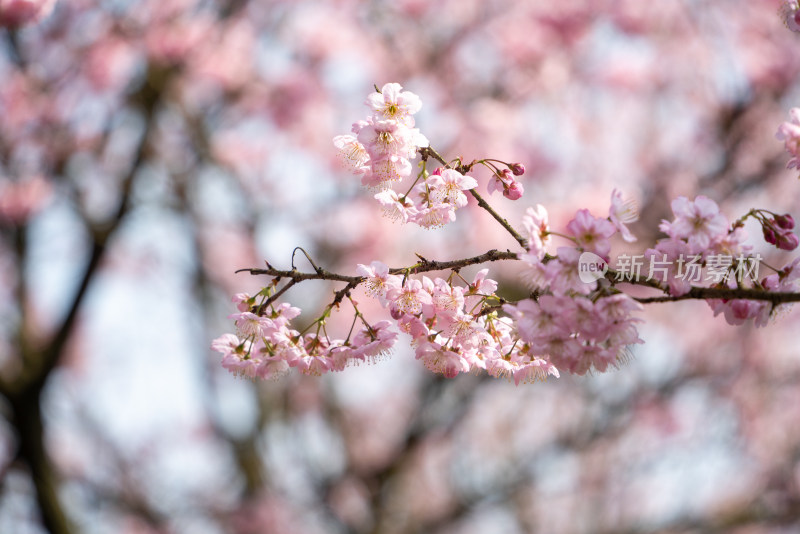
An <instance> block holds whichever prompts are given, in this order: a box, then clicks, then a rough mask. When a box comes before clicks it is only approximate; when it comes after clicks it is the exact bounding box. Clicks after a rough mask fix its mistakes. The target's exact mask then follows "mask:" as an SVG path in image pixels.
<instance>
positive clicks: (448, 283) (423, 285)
mask: <svg viewBox="0 0 800 534" xmlns="http://www.w3.org/2000/svg"><path fill="white" fill-rule="evenodd" d="M358 272H359V274H361V275H362V276H364V277H366V283H367V287H368V291H369V293H370V295H371V296H373V297H374V298H377V299H379V300H380V302H381V304H382V305H383V306H384V307H386V308H388V309H389V311H390V313H391V316H392V318H393V319H395V320H396V321H397V324H398V325H399V327H400V329H401V330H402V331H403V332H405V333H407V334H408V335H410V336H411V340H412V341H411V342H412V346H413V347H414V349H415V354H416V358H417V359H418V360H420V361H421V362H422V363H423V365H425V367H426V368H428V369H429V370H431V371H433V372H435V373H440V374H443V375H444V376H446V377H448V378H452V377H454V376H456V375H458V374H459V373H466V372H484V371H485V372H487V373H488V374H489V375H491V376H495V377H498V376H502V377H507V378H509V379H513V380H514V383H515V384H520V383H527V382H534V381H537V380H543V379H545V378H546V377H547V376H548V375H553V376H558V370H557V369H556V367H555V366H554V365H553V364H552V363H550V361H548V359H547V355H546V353H544V352H536V351H535V350H534V346H533V345H531V344H529V343H525V342H520V339H519V338H518V336H517V332H516V327H515V325H514V322H513V321H512V320H510V319H509V318H507V317H499V315H498V313H497V309H496V306H493V305H492V303H496V302H501V299H500V298H499V297H497V295H495V291H496V290H497V282H495V281H494V280H491V279H489V278H486V275H487V273H488V272H489V271H488V269H482V270H481V271H479V272H478V274H477V275H476V276H475V278H474V279H473V281H472V282H471V283H466V281H464V283H465V285H464V286H461V285H455V284H453V283H452V278H454V277H458V275H456V274H455V273H453V276H451V277H450V279H447V280H445V279H442V278H434V279H430V278H428V277H427V276H423V277H422V279H421V280H417V279H414V278H410V277H405V278H404V277H402V276H400V275H396V274H389V269H388V267H387V266H386V265H384V264H383V263H381V262H379V261H374V262H372V264H371V265H369V266H367V265H359V266H358ZM459 278H460V277H459ZM462 280H463V279H462Z"/></svg>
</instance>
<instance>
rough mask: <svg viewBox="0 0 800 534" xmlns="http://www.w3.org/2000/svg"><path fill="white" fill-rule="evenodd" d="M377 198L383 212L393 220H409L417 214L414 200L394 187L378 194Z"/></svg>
mask: <svg viewBox="0 0 800 534" xmlns="http://www.w3.org/2000/svg"><path fill="white" fill-rule="evenodd" d="M375 200H377V201H378V202H379V203H380V205H381V207H382V208H383V214H384V215H385V216H386V217H388V218H390V219H392V220H395V221H396V220H400V221H402V222H408V221H409V220H412V219H414V218H415V217H416V216H417V212H418V210H417V208H416V206H415V205H414V202H412V200H411V199H410V198H408V197H406V196H403V197H401V196H399V195H398V194H397V193H396V192H395V191H393V190H392V189H387V190H385V191H381V192H380V193H378V194H376V195H375Z"/></svg>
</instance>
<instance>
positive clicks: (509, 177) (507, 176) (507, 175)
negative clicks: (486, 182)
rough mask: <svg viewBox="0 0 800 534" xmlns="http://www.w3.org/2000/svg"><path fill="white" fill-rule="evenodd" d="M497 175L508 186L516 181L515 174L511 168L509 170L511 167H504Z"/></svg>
mask: <svg viewBox="0 0 800 534" xmlns="http://www.w3.org/2000/svg"><path fill="white" fill-rule="evenodd" d="M495 176H496V177H497V178H498V179H499V180H500V181H501V182H503V183H504V184H505V185H507V186H508V185H511V184H513V183H514V181H515V180H514V175H513V174H511V170H509V169H503V170H502V171H500V172H499V173H497V174H496V175H495Z"/></svg>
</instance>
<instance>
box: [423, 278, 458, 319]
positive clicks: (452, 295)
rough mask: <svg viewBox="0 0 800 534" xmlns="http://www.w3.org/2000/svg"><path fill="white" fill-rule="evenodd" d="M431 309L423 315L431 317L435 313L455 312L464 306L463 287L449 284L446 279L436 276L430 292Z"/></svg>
mask: <svg viewBox="0 0 800 534" xmlns="http://www.w3.org/2000/svg"><path fill="white" fill-rule="evenodd" d="M431 303H432V307H433V309H432V310H431V311H430V312H426V313H425V315H426V316H429V317H433V316H434V315H436V314H437V313H440V312H445V313H455V312H457V311H459V310H462V309H463V308H464V288H463V287H459V286H452V285H450V284H449V283H448V282H447V280H443V279H441V278H437V279H436V280H434V281H433V291H432V292H431Z"/></svg>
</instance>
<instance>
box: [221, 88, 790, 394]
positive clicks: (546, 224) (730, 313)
mask: <svg viewBox="0 0 800 534" xmlns="http://www.w3.org/2000/svg"><path fill="white" fill-rule="evenodd" d="M366 103H367V105H368V106H369V107H370V109H371V110H372V114H371V115H370V116H369V117H368V118H367V119H366V120H363V121H359V122H358V123H356V124H355V125H354V126H353V134H352V135H342V136H337V137H336V138H335V139H334V145H335V146H336V147H337V148H338V149H339V151H340V155H341V156H342V157H343V158H344V160H345V161H346V162H348V164H349V165H350V166H351V168H352V169H353V171H354V172H356V173H357V174H359V175H361V176H362V183H363V184H364V185H366V186H368V187H370V188H373V189H376V190H377V193H376V194H375V198H376V199H377V200H378V202H379V203H380V204H381V205H382V207H383V209H384V212H385V213H386V214H387V215H389V216H390V217H392V218H395V219H400V220H402V221H404V222H414V223H417V224H419V225H421V226H424V227H428V228H430V227H436V226H441V225H443V224H446V223H448V222H450V221H453V220H455V211H456V210H457V209H458V208H461V207H464V206H466V204H467V196H466V194H465V191H468V190H470V191H471V192H472V194H473V195H474V196H475V198H476V199H477V200H478V205H479V206H480V207H481V208H483V209H486V210H487V211H489V212H490V213H491V214H492V215H493V216H494V218H495V220H497V221H498V223H500V224H501V225H502V226H503V227H504V228H505V229H506V230H507V231H508V232H509V233H510V234H511V235H512V236H513V237H514V238H515V240H516V241H517V242H518V243H519V244H520V245H521V246H522V247H523V248H524V250H523V251H522V252H521V253H519V254H517V253H514V252H512V251H510V250H509V251H506V252H499V251H497V250H492V251H489V252H487V253H486V254H483V255H481V256H476V257H474V258H464V259H462V260H453V261H448V262H430V261H428V260H424V259H422V258H421V259H422V261H421V262H420V263H417V264H415V265H413V266H410V267H406V268H396V269H390V268H389V267H388V266H387V265H385V264H384V263H382V262H380V261H373V262H372V263H371V264H369V265H364V264H358V266H357V269H356V272H357V276H346V275H337V274H334V273H328V272H327V271H325V270H324V269H320V268H319V267H317V266H316V265H315V264H314V263H313V262H311V263H312V265H313V266H314V273H299V272H298V271H297V270H295V269H294V267H292V270H291V271H280V270H277V269H274V268H273V267H272V266H270V265H269V264H267V266H268V268H267V269H251V270H250V271H251V273H252V274H267V275H270V276H272V277H273V283H272V284H271V285H270V286H269V287H267V288H265V289H264V290H262V291H261V292H260V293H259V294H258V295H256V297H250V296H248V295H244V294H241V295H237V296H236V297H235V298H234V301H235V302H236V303H237V306H238V309H239V313H236V314H234V315H232V316H231V318H232V319H233V320H234V321H235V323H236V329H237V334H235V335H234V334H225V335H223V336H221V337H219V338H217V339H216V340H214V342H213V344H212V347H213V348H214V349H215V350H217V351H219V352H221V353H222V354H223V360H222V364H223V366H224V367H225V368H227V369H229V370H230V371H232V372H234V373H235V374H237V375H241V376H246V377H251V378H256V377H258V378H270V377H274V376H279V375H281V374H283V373H285V372H287V371H288V370H289V369H290V368H296V369H298V370H299V371H300V372H302V373H304V374H310V375H320V374H323V373H326V372H328V371H340V370H342V369H344V368H345V367H346V366H347V365H348V364H353V363H359V362H363V361H370V360H372V359H374V358H377V357H380V356H381V355H383V354H385V353H386V352H387V351H389V350H390V349H391V348H392V346H393V345H394V343H395V342H396V340H397V338H398V336H399V333H398V332H397V331H396V330H394V329H392V327H393V326H396V328H397V329H399V330H400V331H401V332H403V333H405V334H407V335H408V336H410V338H411V345H412V347H413V349H414V353H415V356H416V359H417V360H419V361H420V362H422V364H423V365H424V366H425V367H426V368H428V369H429V370H431V371H433V372H435V373H439V374H442V375H444V376H446V377H448V378H451V377H455V376H457V375H458V374H460V373H466V372H485V373H487V374H489V375H490V376H495V377H506V378H508V379H510V380H513V381H514V383H515V384H520V383H527V382H533V381H537V380H543V379H545V378H547V377H548V376H559V370H562V371H567V372H570V373H574V374H580V375H582V374H585V373H587V372H589V371H591V370H597V371H600V372H603V371H606V370H607V369H608V368H609V367H615V366H616V365H618V364H619V363H620V362H621V361H624V360H625V359H626V358H627V357H628V355H629V354H630V353H629V347H630V346H631V345H634V344H638V343H642V340H641V339H640V338H639V333H638V330H637V323H639V322H641V319H639V318H637V317H635V316H634V314H635V313H636V312H639V311H641V310H642V303H643V302H664V301H671V300H680V299H682V298H684V297H685V296H688V297H691V298H702V299H705V300H706V301H707V302H708V304H709V306H710V307H711V308H712V310H713V311H714V314H715V315H723V316H724V317H725V319H726V320H727V321H728V322H729V323H731V324H742V323H743V322H745V321H747V320H749V319H753V320H754V322H755V324H756V325H757V326H763V325H765V324H766V323H767V321H768V320H769V318H770V317H771V316H772V315H773V312H774V309H775V307H776V306H778V305H781V304H783V303H786V302H794V301H797V300H800V298H798V295H797V294H796V292H797V290H798V286H799V285H800V259H798V260H795V261H794V262H793V263H791V264H789V265H788V266H786V267H784V268H783V269H781V270H776V269H773V270H774V271H775V273H774V274H771V275H769V276H766V277H764V278H762V279H760V280H759V279H758V266H759V265H760V261H761V256H760V255H759V254H757V255H755V256H753V255H751V254H750V252H751V247H750V246H748V245H745V239H746V233H745V230H744V223H745V221H746V220H747V219H748V218H751V217H752V218H753V219H754V220H756V221H757V222H758V223H759V224H760V226H761V230H762V233H763V236H764V239H765V241H766V242H767V243H770V244H772V245H775V246H776V247H777V248H779V249H782V250H794V249H795V248H797V247H798V237H797V235H795V234H794V232H793V229H794V219H793V218H792V216H791V215H789V214H776V213H774V212H771V211H767V210H763V209H752V210H750V211H749V212H748V213H747V214H746V215H745V216H743V217H742V218H740V219H738V220H736V221H734V222H733V223H732V224H731V223H730V221H729V220H728V218H727V217H725V215H723V214H722V213H720V210H719V206H718V205H717V204H716V203H715V202H714V201H713V200H711V199H709V198H707V197H705V196H698V197H696V198H695V199H694V200H689V199H688V198H686V197H679V198H677V199H675V200H673V201H672V203H671V207H672V212H673V215H674V218H673V219H672V220H671V221H667V220H664V221H662V222H661V224H660V225H659V228H660V230H662V231H663V232H664V233H665V234H666V237H665V238H663V239H660V240H658V241H657V242H656V243H655V245H654V246H653V247H652V248H648V249H647V250H646V251H645V252H644V254H641V255H634V256H628V255H623V256H620V259H623V258H624V259H627V260H630V261H628V262H621V263H620V265H622V266H624V268H625V269H626V270H625V271H622V270H620V271H616V272H615V271H611V272H609V270H608V262H609V261H610V252H611V239H612V238H613V237H614V236H616V235H619V236H620V237H621V238H622V239H623V240H625V241H627V242H633V241H636V237H635V236H634V235H633V233H632V232H631V231H630V229H629V228H628V226H627V225H628V224H630V223H633V222H635V221H636V220H638V212H637V209H636V206H635V204H634V203H633V202H631V201H629V200H625V199H624V198H623V197H622V194H621V193H620V192H619V191H617V190H616V189H615V190H614V191H612V193H611V199H610V207H609V210H608V215H607V216H605V217H598V216H596V215H594V214H592V213H591V212H590V211H589V210H588V209H579V210H577V211H576V213H575V215H574V216H573V218H572V219H571V220H570V221H569V222H568V223H567V224H566V227H565V228H564V229H563V230H561V231H559V232H553V231H552V230H551V228H550V221H549V215H548V212H547V210H546V209H545V208H544V206H542V205H536V206H535V207H530V208H528V209H527V211H526V212H525V215H524V216H523V218H522V226H523V228H524V231H523V232H522V233H519V232H518V231H517V230H516V229H514V228H513V227H512V226H511V225H509V224H508V222H507V221H506V220H505V219H503V218H502V217H500V216H499V215H498V214H497V213H496V212H495V211H494V210H493V209H492V208H491V207H490V206H489V205H488V204H487V203H486V201H485V200H484V199H483V198H482V197H481V196H480V195H479V194H478V193H477V192H476V191H475V190H474V189H475V188H476V187H477V182H476V181H475V179H474V178H472V177H470V176H468V175H467V172H469V171H470V170H471V169H472V168H473V167H474V166H475V165H477V164H480V165H484V166H486V167H487V168H488V169H490V170H491V171H492V173H493V178H492V179H491V181H490V183H489V192H490V193H492V192H494V191H501V192H502V194H503V195H504V196H505V197H506V198H509V199H511V200H516V199H518V198H520V196H521V195H522V192H523V188H522V185H521V184H520V183H519V182H518V181H517V180H516V177H518V176H521V175H522V174H523V173H524V172H525V168H524V166H523V165H522V164H519V163H506V162H503V161H500V160H495V159H488V158H487V159H481V160H474V161H472V163H469V164H464V163H463V162H462V161H461V160H460V159H456V160H453V161H455V163H453V161H451V162H450V164H448V163H447V162H446V161H445V160H444V158H442V157H441V156H440V155H439V154H438V153H437V152H436V151H435V150H433V149H432V148H430V147H429V146H428V140H427V139H425V137H424V136H423V135H422V134H420V133H419V130H417V129H416V128H414V118H413V115H414V113H416V112H417V111H419V109H420V107H421V102H420V100H419V98H418V97H417V96H416V95H414V94H413V93H411V92H408V91H403V90H402V87H401V86H400V85H399V84H396V83H390V84H386V85H384V86H383V88H382V89H381V90H380V91H376V92H375V93H373V94H371V95H370V96H369V97H368V98H367V102H366ZM791 116H792V122H787V123H784V124H783V125H782V126H781V127H780V128H779V130H778V138H779V139H781V140H783V141H785V143H786V148H787V150H788V151H789V152H790V153H791V154H792V156H793V158H792V160H791V161H790V162H789V167H797V168H800V109H798V108H795V109H793V110H792V112H791ZM418 151H419V152H420V153H421V154H422V155H423V158H422V159H423V161H422V163H421V165H420V167H421V171H420V172H419V173H418V174H417V177H416V180H414V182H413V183H412V184H411V185H410V186H408V187H407V188H406V190H407V192H406V193H404V194H399V193H398V192H397V191H396V190H395V189H394V188H393V186H394V185H395V184H398V183H400V182H402V181H403V180H404V179H406V178H410V177H411V175H412V172H411V159H412V158H414V157H415V154H416V153H417V152H418ZM428 159H434V160H437V161H438V162H439V163H440V164H441V165H443V166H442V167H439V168H437V169H435V170H434V171H432V172H430V173H429V172H428V171H427V169H426V165H427V162H428ZM554 237H558V238H560V239H563V240H566V243H565V244H563V245H562V246H558V247H553V246H552V245H551V242H552V240H553V238H554ZM552 248H555V254H553V251H552ZM306 256H308V255H307V254H306ZM645 257H646V258H648V259H649V262H650V270H649V272H650V274H649V276H648V277H647V278H644V279H640V277H639V273H640V269H639V268H640V267H641V264H635V262H634V259H636V258H642V259H644V258H645ZM498 259H503V260H517V261H519V262H520V263H521V264H522V266H523V271H522V281H524V282H526V283H527V284H528V286H529V288H530V290H531V294H530V295H529V298H525V299H522V300H519V301H517V302H508V301H506V300H505V299H503V298H501V297H499V296H498V295H497V293H496V291H497V288H498V284H497V282H495V281H494V280H491V279H489V278H487V274H488V269H482V270H480V271H479V272H478V273H477V275H476V276H475V277H474V279H473V280H472V281H471V282H468V281H467V280H465V279H464V278H463V277H462V276H461V274H459V269H460V268H462V267H466V266H468V265H480V264H482V263H484V262H487V261H495V260H498ZM309 260H310V258H309ZM764 265H766V264H764ZM684 267H685V268H686V270H685V271H684V270H683V269H684ZM703 268H705V269H706V272H707V276H706V278H705V279H704V280H705V281H708V280H712V284H713V285H712V286H711V287H702V286H693V285H692V282H699V281H700V270H701V269H703ZM628 269H630V270H628ZM634 269H635V270H634ZM447 270H449V271H450V274H449V275H448V276H447V277H446V278H440V277H433V278H429V277H428V276H426V275H424V274H422V273H426V272H431V271H447ZM634 274H635V276H634ZM690 274H691V276H690ZM418 275H420V277H419V278H417V276H418ZM285 279H290V280H291V281H290V282H288V283H287V284H286V285H285V286H284V287H283V289H281V290H279V291H277V293H274V291H275V289H276V288H277V286H278V285H279V283H280V281H281V280H285ZM307 279H323V280H335V281H339V282H347V286H345V287H344V288H343V289H340V290H338V291H337V292H336V293H335V297H334V300H333V302H331V303H330V304H329V305H328V306H327V307H326V308H325V310H324V311H323V313H322V315H321V316H320V317H319V318H318V319H316V320H315V321H313V322H312V323H311V324H310V325H309V326H308V327H307V328H306V329H305V330H304V331H303V332H298V331H296V330H293V329H292V328H291V325H290V321H291V320H292V319H294V318H295V317H297V316H298V315H299V313H300V310H298V309H297V308H294V307H292V306H290V305H288V304H276V303H275V300H276V299H277V298H278V297H279V296H280V295H282V294H283V293H284V292H285V291H286V290H287V289H289V288H290V287H291V286H292V285H294V284H295V283H297V282H300V281H303V280H307ZM619 284H639V285H643V286H647V287H649V288H651V289H656V290H658V291H660V292H662V293H663V294H662V295H661V296H658V297H639V298H636V299H634V298H632V297H630V296H628V295H627V294H625V293H623V292H622V291H621V290H620V289H619V288H618V285H619ZM359 285H363V287H364V289H365V291H366V294H367V295H368V296H369V297H370V298H373V299H376V300H377V301H378V302H379V303H380V305H381V306H382V307H383V308H384V309H385V310H386V311H387V312H388V316H390V317H391V321H390V320H381V321H379V322H377V323H375V324H373V325H371V324H370V323H368V322H367V321H366V319H365V318H364V316H363V315H362V314H361V312H360V311H359V310H358V306H357V303H356V302H355V301H354V300H353V298H352V297H351V295H350V291H351V290H352V289H354V288H356V287H357V286H359ZM720 296H724V297H725V298H719V297H720ZM345 298H347V299H349V300H350V302H351V303H352V305H353V309H354V312H355V315H354V317H353V325H352V327H351V328H350V332H349V333H348V335H347V337H346V338H345V339H338V338H331V337H329V335H328V332H327V330H326V327H325V325H326V319H327V318H328V317H329V316H330V313H331V311H332V309H333V308H334V307H337V308H338V306H339V304H340V303H341V302H342V301H343V300H344V299H345ZM359 321H360V324H362V325H363V327H361V328H359V329H356V328H355V327H356V324H359ZM314 327H316V328H314ZM312 329H313V332H310V330H312Z"/></svg>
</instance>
